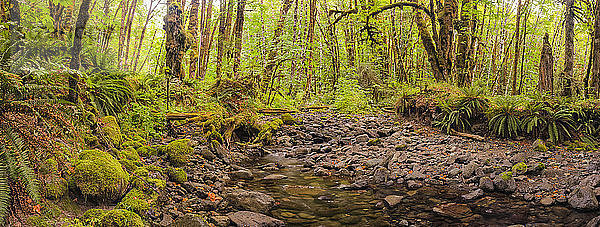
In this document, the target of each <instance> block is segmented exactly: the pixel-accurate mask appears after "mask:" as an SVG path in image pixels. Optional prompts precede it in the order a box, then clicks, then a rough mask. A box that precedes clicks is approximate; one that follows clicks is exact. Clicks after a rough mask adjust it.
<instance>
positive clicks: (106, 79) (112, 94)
mask: <svg viewBox="0 0 600 227" xmlns="http://www.w3.org/2000/svg"><path fill="white" fill-rule="evenodd" d="M87 85H88V87H89V91H90V99H91V101H92V104H93V105H94V107H95V108H96V109H97V110H98V111H99V112H101V113H102V114H103V115H106V116H109V115H110V116H115V115H117V114H118V113H120V112H122V111H123V108H124V107H125V106H126V105H127V104H129V102H130V101H131V100H132V99H133V91H132V89H131V85H130V84H129V82H128V81H127V80H126V79H125V75H124V74H122V73H104V72H103V73H95V74H92V75H90V76H89V78H88V79H87Z"/></svg>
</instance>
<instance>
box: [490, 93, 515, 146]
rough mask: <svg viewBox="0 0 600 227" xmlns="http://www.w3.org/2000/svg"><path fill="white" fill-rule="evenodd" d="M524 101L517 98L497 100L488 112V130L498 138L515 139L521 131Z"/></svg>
mask: <svg viewBox="0 0 600 227" xmlns="http://www.w3.org/2000/svg"><path fill="white" fill-rule="evenodd" d="M522 105H523V101H522V100H520V99H518V98H517V97H510V96H502V97H498V98H496V100H494V102H493V104H492V105H491V107H490V109H489V110H488V119H489V122H488V128H489V130H490V131H491V132H492V133H493V134H494V135H496V136H499V137H504V138H515V137H517V136H519V131H520V124H521V120H520V112H521V111H520V110H519V107H520V106H522Z"/></svg>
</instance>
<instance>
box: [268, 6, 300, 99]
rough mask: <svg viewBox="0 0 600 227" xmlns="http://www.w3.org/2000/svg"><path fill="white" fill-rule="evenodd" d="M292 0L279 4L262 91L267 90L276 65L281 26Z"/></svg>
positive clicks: (281, 32)
mask: <svg viewBox="0 0 600 227" xmlns="http://www.w3.org/2000/svg"><path fill="white" fill-rule="evenodd" d="M292 2H293V0H283V5H282V6H281V10H280V12H279V18H278V20H277V25H276V27H275V31H274V32H273V39H272V40H271V47H270V50H269V53H268V55H267V60H266V65H265V69H264V72H263V73H264V75H263V77H262V82H261V86H262V87H263V89H262V90H263V92H266V91H267V87H268V86H269V85H268V84H269V82H270V81H271V76H272V74H273V69H274V68H275V66H276V65H277V63H276V61H275V58H276V57H277V55H279V51H278V50H279V48H280V47H279V43H280V42H281V38H280V37H281V35H282V34H283V26H284V25H285V18H286V17H287V13H288V11H289V10H290V7H291V6H292Z"/></svg>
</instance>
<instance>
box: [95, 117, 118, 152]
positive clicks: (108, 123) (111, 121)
mask: <svg viewBox="0 0 600 227" xmlns="http://www.w3.org/2000/svg"><path fill="white" fill-rule="evenodd" d="M100 127H101V129H102V132H104V135H105V136H106V137H107V138H108V139H109V140H110V141H109V142H111V143H112V144H113V145H114V146H115V147H120V146H121V143H122V142H123V135H122V134H121V128H120V127H119V124H118V123H117V119H116V118H115V117H113V116H106V117H103V118H100Z"/></svg>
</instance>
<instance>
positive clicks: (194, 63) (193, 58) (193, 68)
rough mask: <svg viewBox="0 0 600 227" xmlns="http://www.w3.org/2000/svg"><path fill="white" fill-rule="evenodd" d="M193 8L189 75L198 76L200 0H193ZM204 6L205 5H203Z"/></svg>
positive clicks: (190, 30) (190, 22) (190, 28)
mask: <svg viewBox="0 0 600 227" xmlns="http://www.w3.org/2000/svg"><path fill="white" fill-rule="evenodd" d="M191 4H192V5H191V6H192V9H191V10H190V21H189V24H188V31H189V32H190V35H191V38H192V40H191V41H190V44H191V48H192V51H191V52H190V60H189V69H188V75H189V77H190V78H196V76H197V74H196V73H197V69H198V55H199V53H198V52H199V50H198V38H197V37H198V7H199V6H200V0H192V3H191ZM203 8H204V7H203Z"/></svg>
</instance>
